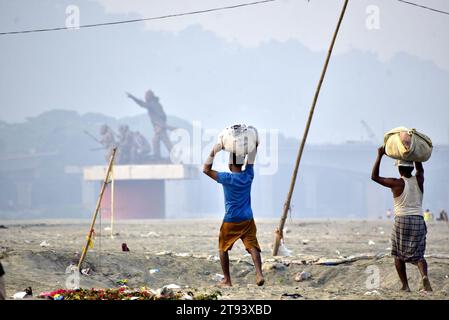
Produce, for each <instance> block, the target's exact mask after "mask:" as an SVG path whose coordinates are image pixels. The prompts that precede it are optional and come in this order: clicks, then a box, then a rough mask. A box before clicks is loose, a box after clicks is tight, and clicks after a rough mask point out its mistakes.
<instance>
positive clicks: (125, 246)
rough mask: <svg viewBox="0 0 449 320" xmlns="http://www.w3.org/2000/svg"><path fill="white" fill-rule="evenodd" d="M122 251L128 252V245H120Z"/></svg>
mask: <svg viewBox="0 0 449 320" xmlns="http://www.w3.org/2000/svg"><path fill="white" fill-rule="evenodd" d="M122 251H125V252H127V251H129V248H128V245H127V244H126V243H122Z"/></svg>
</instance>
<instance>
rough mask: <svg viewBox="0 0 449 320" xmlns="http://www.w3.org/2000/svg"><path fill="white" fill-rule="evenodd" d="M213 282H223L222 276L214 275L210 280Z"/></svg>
mask: <svg viewBox="0 0 449 320" xmlns="http://www.w3.org/2000/svg"><path fill="white" fill-rule="evenodd" d="M212 279H213V280H214V281H223V280H224V275H222V274H219V273H216V274H215V276H213V278H212Z"/></svg>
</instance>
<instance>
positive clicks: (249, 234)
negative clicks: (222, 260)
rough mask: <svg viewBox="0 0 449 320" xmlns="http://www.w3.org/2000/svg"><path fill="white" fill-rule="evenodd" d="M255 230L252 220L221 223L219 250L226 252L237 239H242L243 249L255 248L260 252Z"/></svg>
mask: <svg viewBox="0 0 449 320" xmlns="http://www.w3.org/2000/svg"><path fill="white" fill-rule="evenodd" d="M256 233H257V228H256V224H255V223H254V219H251V220H246V221H242V222H223V224H222V225H221V228H220V236H219V241H218V242H219V243H218V246H219V249H220V251H224V252H226V251H228V250H231V249H232V246H233V245H234V243H235V242H236V241H237V240H238V239H242V241H243V244H244V245H245V249H246V250H247V251H248V250H249V249H251V248H256V249H257V250H258V251H259V252H260V246H259V243H258V242H257V237H256Z"/></svg>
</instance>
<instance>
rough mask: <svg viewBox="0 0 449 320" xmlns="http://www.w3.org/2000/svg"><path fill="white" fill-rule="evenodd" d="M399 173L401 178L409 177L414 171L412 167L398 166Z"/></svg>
mask: <svg viewBox="0 0 449 320" xmlns="http://www.w3.org/2000/svg"><path fill="white" fill-rule="evenodd" d="M398 169H399V173H400V174H401V175H403V176H411V175H412V172H413V169H415V168H414V167H404V166H399V167H398Z"/></svg>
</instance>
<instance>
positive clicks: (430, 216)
mask: <svg viewBox="0 0 449 320" xmlns="http://www.w3.org/2000/svg"><path fill="white" fill-rule="evenodd" d="M424 221H425V222H432V221H433V213H432V212H430V210H429V209H426V211H424Z"/></svg>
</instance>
